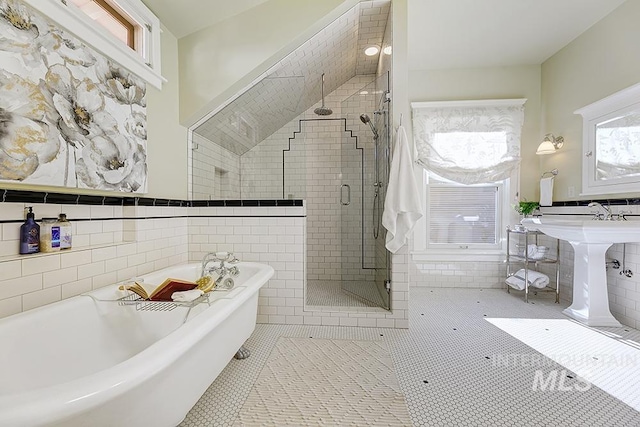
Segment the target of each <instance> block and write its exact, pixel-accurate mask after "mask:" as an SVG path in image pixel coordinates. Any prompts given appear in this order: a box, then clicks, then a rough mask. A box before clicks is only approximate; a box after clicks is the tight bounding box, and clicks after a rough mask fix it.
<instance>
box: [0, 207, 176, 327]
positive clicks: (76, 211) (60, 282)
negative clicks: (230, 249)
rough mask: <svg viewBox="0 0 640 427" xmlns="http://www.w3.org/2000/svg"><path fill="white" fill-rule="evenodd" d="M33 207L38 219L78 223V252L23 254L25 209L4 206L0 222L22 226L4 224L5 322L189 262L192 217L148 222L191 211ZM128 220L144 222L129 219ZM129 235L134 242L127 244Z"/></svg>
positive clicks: (1, 292) (1, 297) (0, 288)
mask: <svg viewBox="0 0 640 427" xmlns="http://www.w3.org/2000/svg"><path fill="white" fill-rule="evenodd" d="M29 205H30V204H29ZM33 206H34V212H35V213H36V218H37V219H40V218H41V217H42V216H43V215H46V216H57V214H58V213H60V212H65V213H67V215H68V218H69V219H71V220H72V222H71V224H72V230H73V248H72V249H70V250H69V251H61V252H60V253H53V254H32V255H22V256H20V255H18V247H19V235H17V234H16V233H15V229H18V230H19V228H20V225H21V223H20V221H23V220H24V207H25V204H24V203H0V217H1V218H2V219H3V220H5V221H7V220H16V221H17V222H11V223H4V224H3V234H2V237H3V238H2V241H1V242H0V247H1V248H2V253H1V254H0V317H5V316H8V315H11V314H15V313H19V312H21V311H25V310H30V309H32V308H36V307H39V306H42V305H45V304H49V303H52V302H55V301H59V300H61V299H64V298H69V297H72V296H75V295H78V294H81V293H83V292H87V291H90V290H92V289H97V288H99V287H102V286H106V285H110V284H114V283H117V282H118V281H122V280H126V279H128V278H131V277H134V276H138V275H141V274H145V273H148V272H151V271H153V270H157V269H160V268H163V267H167V266H170V265H174V264H179V263H182V262H186V261H187V260H188V221H187V218H171V219H163V218H158V219H150V218H146V217H156V216H170V215H171V216H173V215H177V216H181V215H186V214H187V212H188V211H187V208H177V207H176V208H160V207H125V208H123V207H122V206H115V207H114V206H73V205H57V204H47V205H43V204H37V205H33ZM125 212H126V213H125ZM76 215H78V216H76ZM123 215H124V216H126V217H127V218H141V219H127V220H124V219H122V218H123ZM114 218H115V219H114ZM142 218H145V219H142ZM76 219H77V221H76ZM125 229H126V230H127V232H126V233H125ZM125 234H127V237H129V238H130V239H125ZM5 237H6V238H5ZM133 239H135V241H131V242H130V243H127V242H126V240H133ZM96 246H98V247H96Z"/></svg>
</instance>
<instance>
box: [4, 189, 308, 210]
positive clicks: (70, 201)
mask: <svg viewBox="0 0 640 427" xmlns="http://www.w3.org/2000/svg"><path fill="white" fill-rule="evenodd" d="M0 194H1V195H2V200H1V201H2V202H11V203H44V204H47V203H49V204H60V205H93V206H174V207H225V206H228V207H263V206H269V207H291V206H302V200H297V199H296V200H292V199H285V200H278V199H268V200H172V199H154V198H149V197H131V196H127V197H115V196H92V195H86V194H66V193H47V192H42V191H23V190H2V189H0Z"/></svg>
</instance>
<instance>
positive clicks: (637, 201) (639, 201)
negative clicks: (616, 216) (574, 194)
mask: <svg viewBox="0 0 640 427" xmlns="http://www.w3.org/2000/svg"><path fill="white" fill-rule="evenodd" d="M591 202H598V203H600V204H602V205H611V206H631V205H640V198H629V199H592V200H569V201H558V202H553V204H552V206H542V207H543V208H544V207H564V206H573V207H575V206H587V205H588V204H589V203H591Z"/></svg>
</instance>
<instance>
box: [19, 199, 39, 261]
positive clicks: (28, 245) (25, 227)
mask: <svg viewBox="0 0 640 427" xmlns="http://www.w3.org/2000/svg"><path fill="white" fill-rule="evenodd" d="M36 252H40V226H39V225H38V224H37V223H36V221H35V215H34V214H33V208H32V207H31V206H29V213H27V220H26V221H25V222H24V224H22V226H21V227H20V253H21V254H34V253H36Z"/></svg>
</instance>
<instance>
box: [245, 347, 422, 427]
mask: <svg viewBox="0 0 640 427" xmlns="http://www.w3.org/2000/svg"><path fill="white" fill-rule="evenodd" d="M319 423H320V424H322V425H330V426H331V425H349V426H367V425H374V424H381V425H386V426H389V427H392V426H394V427H403V426H407V425H411V419H410V417H409V412H408V411H407V404H406V403H405V400H404V395H403V393H402V391H401V390H400V385H399V384H398V380H397V378H396V374H395V369H394V367H393V360H392V359H391V355H390V354H389V350H388V349H387V343H385V342H384V341H380V340H376V341H353V340H323V339H318V338H306V337H305V338H287V337H280V338H279V339H278V342H277V343H276V346H275V348H274V349H273V351H272V352H271V355H270V356H269V359H268V360H267V363H266V365H265V367H264V368H263V369H262V372H261V373H260V376H259V377H258V379H257V381H256V383H255V384H254V386H253V388H252V389H251V392H250V393H249V397H248V398H247V400H246V401H245V403H244V405H243V407H242V409H241V410H240V413H239V414H238V417H237V418H236V420H235V423H234V426H252V427H253V426H256V427H260V426H264V425H270V426H271V425H273V426H277V427H281V426H292V427H302V426H307V425H311V426H315V425H318V424H319Z"/></svg>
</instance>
